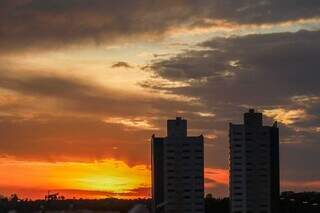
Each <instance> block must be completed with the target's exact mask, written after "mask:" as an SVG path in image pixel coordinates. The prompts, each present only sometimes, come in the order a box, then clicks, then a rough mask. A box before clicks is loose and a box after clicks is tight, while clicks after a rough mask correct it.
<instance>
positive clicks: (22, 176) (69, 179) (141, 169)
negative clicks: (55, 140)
mask: <svg viewBox="0 0 320 213" xmlns="http://www.w3.org/2000/svg"><path fill="white" fill-rule="evenodd" d="M0 177H1V184H0V190H1V191H2V193H4V194H5V195H7V196H9V195H11V194H13V193H17V194H18V195H19V196H20V197H22V198H31V199H39V198H44V196H45V195H46V194H47V193H48V191H51V192H59V193H60V195H63V196H65V197H67V198H73V197H76V198H106V197H115V198H124V199H134V198H139V197H140V198H143V197H150V187H151V185H150V168H149V167H148V166H146V165H135V166H132V167H130V166H128V165H127V164H126V163H125V162H123V161H119V160H102V161H96V162H91V163H80V162H56V163H52V162H51V163H50V162H38V161H18V160H13V159H8V158H7V159H5V158H2V159H1V162H0ZM205 178H206V182H208V183H206V188H210V187H213V186H215V185H216V184H223V185H227V184H228V171H227V170H222V169H211V168H206V170H205Z"/></svg>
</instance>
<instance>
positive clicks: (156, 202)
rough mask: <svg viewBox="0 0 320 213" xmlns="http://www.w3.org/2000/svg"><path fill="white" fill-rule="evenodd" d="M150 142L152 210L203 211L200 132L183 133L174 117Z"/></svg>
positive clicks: (184, 123) (183, 125) (184, 124)
mask: <svg viewBox="0 0 320 213" xmlns="http://www.w3.org/2000/svg"><path fill="white" fill-rule="evenodd" d="M151 144H152V199H153V207H152V208H153V213H160V212H161V213H204V161H203V136H202V135H201V136H196V137H190V136H187V121H186V120H184V119H181V118H180V117H178V118H176V120H168V121H167V137H163V138H160V137H155V136H154V135H153V136H152V139H151Z"/></svg>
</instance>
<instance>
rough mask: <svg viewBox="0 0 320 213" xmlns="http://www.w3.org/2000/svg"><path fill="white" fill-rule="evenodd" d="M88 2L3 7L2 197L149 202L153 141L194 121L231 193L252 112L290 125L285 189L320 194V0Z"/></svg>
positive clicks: (220, 186) (222, 185)
mask: <svg viewBox="0 0 320 213" xmlns="http://www.w3.org/2000/svg"><path fill="white" fill-rule="evenodd" d="M86 2H87V1H70V2H69V1H49V0H3V1H1V0H0V26H1V27H0V35H1V39H0V46H1V49H0V195H1V194H6V195H9V194H11V193H18V194H19V195H21V196H22V197H29V198H43V197H44V195H45V194H46V193H47V191H48V190H52V191H59V192H61V194H62V195H65V196H67V197H88V198H102V197H118V198H136V197H141V196H142V197H144V196H146V197H148V196H149V195H150V194H149V188H150V168H149V162H150V137H151V135H152V134H156V135H159V136H164V135H165V134H166V133H165V127H166V120H167V119H171V118H175V117H177V116H180V117H184V118H186V119H187V120H188V131H189V132H188V133H189V135H200V134H203V135H204V137H205V144H204V146H205V167H206V170H205V179H206V180H205V186H206V192H207V193H213V194H214V196H227V195H228V151H229V150H228V123H229V122H234V123H237V122H242V120H241V119H242V113H243V112H245V111H247V108H249V107H254V108H256V109H257V110H259V111H261V112H263V113H264V115H265V117H264V121H265V123H266V124H271V123H273V122H274V120H278V122H279V126H280V133H281V134H280V136H281V138H280V140H281V145H280V151H281V161H280V162H281V180H282V183H283V185H282V189H289V190H307V189H308V190H309V189H314V190H317V189H319V190H320V184H319V180H320V171H319V170H318V169H317V168H316V169H315V167H316V166H314V165H313V164H314V162H317V161H319V160H320V159H319V149H320V145H319V143H318V142H319V138H320V137H319V135H320V121H319V119H318V118H319V116H318V115H319V107H318V106H319V104H320V93H319V91H320V89H319V82H318V79H319V77H318V76H319V71H318V70H319V69H318V67H319V64H318V63H319V60H318V58H317V57H315V56H318V55H320V53H319V50H320V48H319V46H320V44H319V43H320V42H319V38H320V36H319V34H320V30H319V29H320V28H319V26H320V18H319V11H318V10H317V8H318V7H315V6H313V5H312V4H316V1H314V2H313V3H312V4H310V3H307V1H305V2H303V1H301V2H300V3H299V4H301V5H300V6H299V7H297V5H295V2H294V1H289V0H287V1H285V3H283V2H282V1H281V3H280V1H261V2H260V1H257V2H251V1H235V3H228V1H220V0H219V1H216V0H210V1H205V0H203V1H180V0H177V1H176V0H162V1H139V3H137V1H132V0H123V1H116V3H115V1H100V0H90V5H88V4H87V3H86ZM195 2H196V3H195ZM287 4H288V5H287ZM304 4H305V5H304ZM301 8H303V9H301ZM271 14H272V15H271ZM300 30H302V31H300ZM304 42H305V43H304ZM295 43H297V44H299V45H293V44H295ZM268 48H269V49H268ZM299 48H300V49H299ZM260 50H261V51H260ZM266 50H269V51H266ZM277 54H280V55H277ZM270 85H277V87H273V86H272V87H271V86H270ZM266 88H268V90H266ZM301 156H302V157H301Z"/></svg>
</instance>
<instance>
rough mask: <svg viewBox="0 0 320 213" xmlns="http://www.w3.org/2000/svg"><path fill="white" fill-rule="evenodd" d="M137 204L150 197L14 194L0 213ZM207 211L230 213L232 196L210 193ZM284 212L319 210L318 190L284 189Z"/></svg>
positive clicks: (115, 208) (3, 199)
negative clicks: (32, 197)
mask: <svg viewBox="0 0 320 213" xmlns="http://www.w3.org/2000/svg"><path fill="white" fill-rule="evenodd" d="M137 204H144V205H146V206H148V207H150V204H151V200H149V199H137V200H119V199H112V198H108V199H99V200H87V199H64V198H63V197H57V198H56V199H52V200H20V199H19V198H18V196H16V195H12V196H11V197H9V198H6V197H1V198H0V213H7V212H8V211H10V210H15V211H16V212H18V213H20V212H21V213H29V212H30V213H31V212H41V211H42V212H46V211H47V212H48V211H52V210H80V209H81V210H83V209H87V210H95V211H117V212H121V213H127V212H128V211H129V210H130V209H131V208H133V207H134V206H135V205H137ZM205 205H206V212H207V213H210V212H219V213H229V199H228V198H222V199H217V198H213V197H212V195H210V194H209V195H207V196H206V198H205ZM280 212H281V213H319V212H320V193H319V192H302V193H295V192H283V193H282V194H281V200H280Z"/></svg>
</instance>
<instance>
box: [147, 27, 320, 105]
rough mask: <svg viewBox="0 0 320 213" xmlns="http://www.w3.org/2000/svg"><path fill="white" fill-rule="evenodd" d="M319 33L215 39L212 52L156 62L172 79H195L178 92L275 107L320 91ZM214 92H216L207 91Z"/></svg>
mask: <svg viewBox="0 0 320 213" xmlns="http://www.w3.org/2000/svg"><path fill="white" fill-rule="evenodd" d="M319 37H320V31H315V32H309V31H300V32H297V33H275V34H263V35H248V36H243V37H231V38H215V39H213V40H211V41H208V42H205V43H203V44H201V46H203V47H207V48H210V50H203V51H187V52H185V53H183V54H180V55H177V56H175V57H173V58H170V59H168V60H162V61H157V62H155V63H153V64H152V65H151V68H152V69H153V70H155V72H156V74H158V75H160V76H161V77H164V78H167V79H169V80H178V81H185V82H189V83H190V82H191V84H192V86H191V87H183V88H175V89H172V90H171V91H172V92H174V93H178V94H180V93H181V94H185V95H191V96H196V97H199V96H200V97H203V100H205V101H208V102H211V101H214V102H215V103H217V102H222V103H227V102H229V103H233V104H236V105H241V104H242V105H275V104H279V103H284V102H288V101H289V98H291V97H292V96H299V95H315V96H318V95H320V94H319V93H320V88H319V83H318V79H319V78H320V73H319V72H318V71H317V67H319V66H320V64H319V60H317V55H319V54H320V52H319V49H320V48H319V47H320V39H319ZM205 91H211V92H205Z"/></svg>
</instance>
